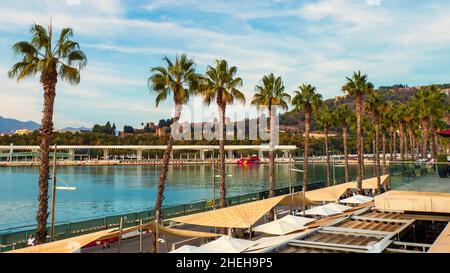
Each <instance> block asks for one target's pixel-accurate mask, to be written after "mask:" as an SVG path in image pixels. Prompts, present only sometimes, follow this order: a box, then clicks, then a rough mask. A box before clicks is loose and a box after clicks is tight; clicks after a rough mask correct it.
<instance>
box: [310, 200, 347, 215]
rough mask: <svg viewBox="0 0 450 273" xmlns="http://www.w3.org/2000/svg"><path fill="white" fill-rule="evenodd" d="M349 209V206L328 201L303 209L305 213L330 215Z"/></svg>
mask: <svg viewBox="0 0 450 273" xmlns="http://www.w3.org/2000/svg"><path fill="white" fill-rule="evenodd" d="M349 209H351V207H347V206H344V205H340V204H335V203H330V204H326V205H323V206H319V207H315V208H312V209H309V210H307V211H305V214H306V215H320V216H331V215H336V214H340V213H343V212H344V211H347V210H349Z"/></svg>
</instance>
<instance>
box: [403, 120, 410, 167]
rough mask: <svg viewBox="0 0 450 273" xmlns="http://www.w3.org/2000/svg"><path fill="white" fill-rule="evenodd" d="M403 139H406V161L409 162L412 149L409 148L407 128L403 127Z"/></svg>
mask: <svg viewBox="0 0 450 273" xmlns="http://www.w3.org/2000/svg"><path fill="white" fill-rule="evenodd" d="M403 138H404V145H405V147H404V150H405V160H408V159H409V150H410V147H408V136H407V134H406V129H405V126H403ZM410 146H411V144H410Z"/></svg>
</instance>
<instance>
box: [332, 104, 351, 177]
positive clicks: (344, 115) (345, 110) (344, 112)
mask: <svg viewBox="0 0 450 273" xmlns="http://www.w3.org/2000/svg"><path fill="white" fill-rule="evenodd" d="M336 121H337V123H338V124H340V126H341V127H342V141H343V144H344V160H345V182H346V183H347V182H349V176H348V130H349V126H350V125H351V124H352V123H353V122H354V121H355V113H353V111H352V110H351V109H350V108H349V107H348V105H341V106H340V107H338V108H337V109H336Z"/></svg>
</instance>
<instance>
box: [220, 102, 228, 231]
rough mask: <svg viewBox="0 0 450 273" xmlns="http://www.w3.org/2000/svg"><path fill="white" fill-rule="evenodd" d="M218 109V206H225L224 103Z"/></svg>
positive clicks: (221, 229)
mask: <svg viewBox="0 0 450 273" xmlns="http://www.w3.org/2000/svg"><path fill="white" fill-rule="evenodd" d="M219 111H220V126H219V127H220V129H219V134H220V138H219V149H220V150H219V161H220V182H219V186H220V207H221V208H225V207H226V206H227V199H226V198H227V188H226V184H225V138H226V136H225V134H226V131H225V128H226V125H225V111H226V104H222V105H219ZM220 233H222V234H226V233H227V230H226V228H220Z"/></svg>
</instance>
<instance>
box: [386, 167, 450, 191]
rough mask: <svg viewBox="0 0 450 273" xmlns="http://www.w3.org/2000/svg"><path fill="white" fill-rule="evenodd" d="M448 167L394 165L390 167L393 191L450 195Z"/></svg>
mask: <svg viewBox="0 0 450 273" xmlns="http://www.w3.org/2000/svg"><path fill="white" fill-rule="evenodd" d="M447 171H448V165H447V164H446V163H444V164H428V163H420V164H419V163H403V164H402V163H393V164H391V165H390V174H391V189H392V190H398V191H415V192H444V193H450V176H447V173H448V172H447Z"/></svg>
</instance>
